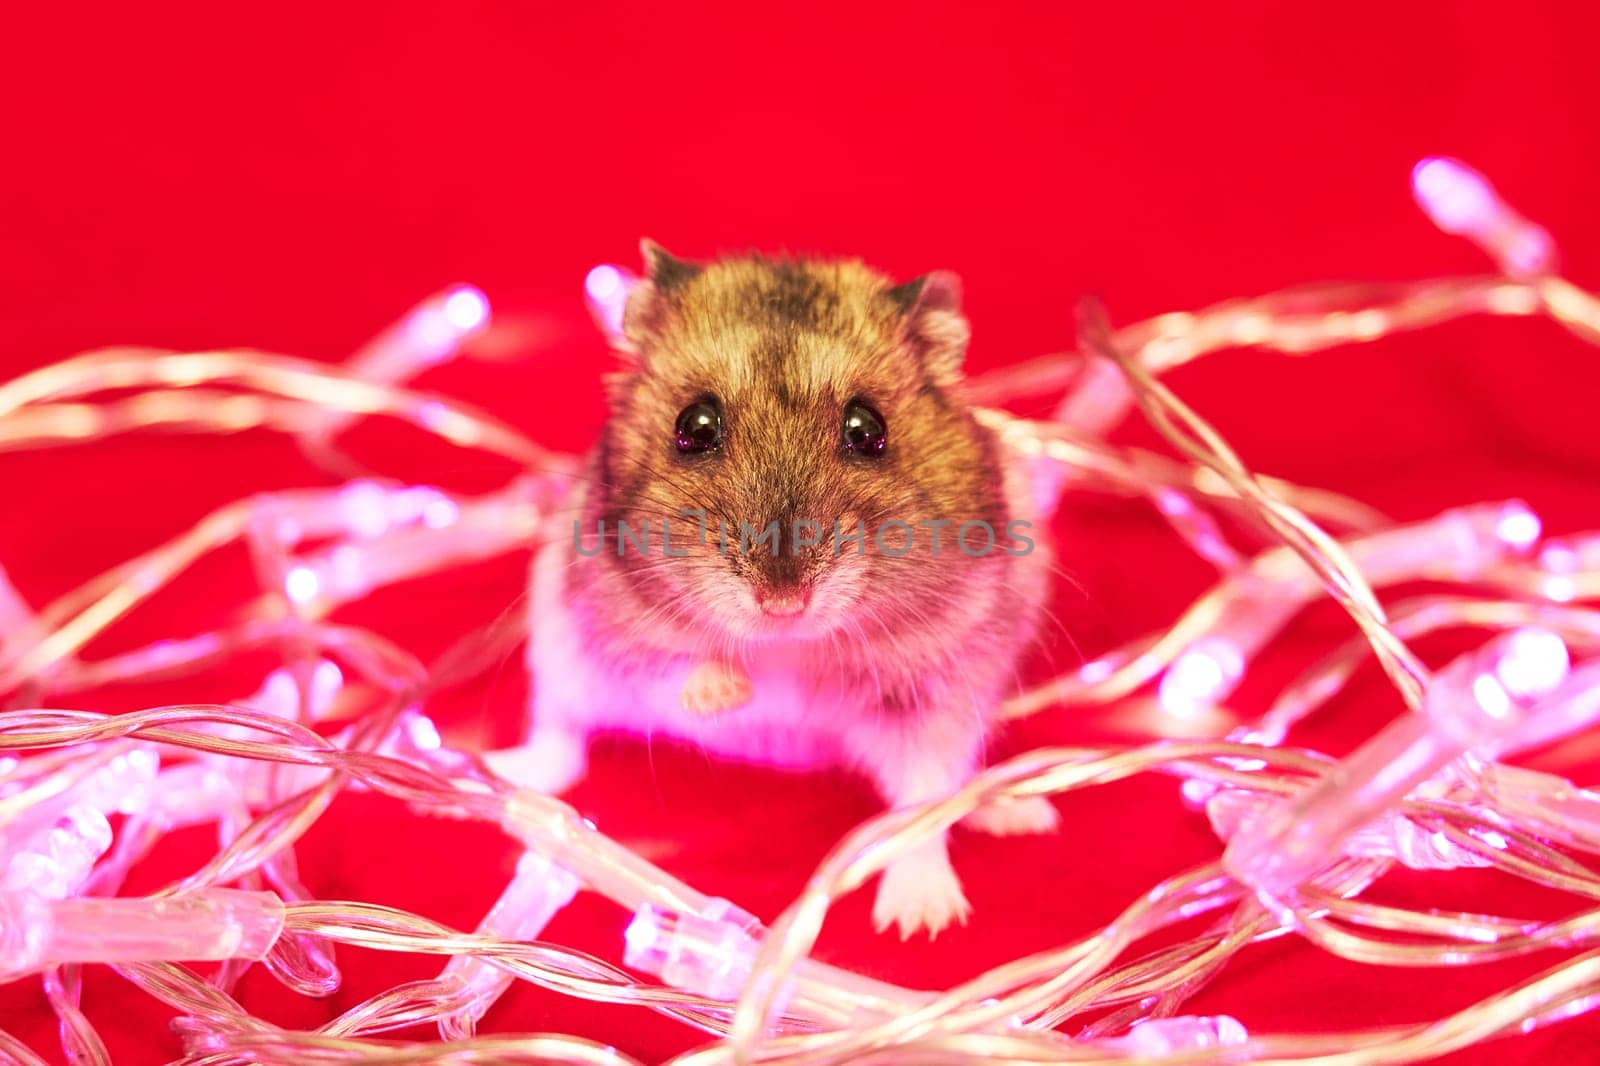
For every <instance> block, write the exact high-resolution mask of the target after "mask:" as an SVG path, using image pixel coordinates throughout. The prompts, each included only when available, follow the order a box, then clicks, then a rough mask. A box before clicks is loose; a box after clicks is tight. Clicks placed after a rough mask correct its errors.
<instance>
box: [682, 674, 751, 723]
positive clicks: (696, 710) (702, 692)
mask: <svg viewBox="0 0 1600 1066" xmlns="http://www.w3.org/2000/svg"><path fill="white" fill-rule="evenodd" d="M752 692H753V690H752V689H751V687H750V678H749V677H747V676H746V675H745V672H744V671H743V670H740V669H739V668H738V667H736V666H729V665H728V664H727V663H719V662H704V663H701V664H700V665H699V666H696V667H695V668H694V669H693V670H691V671H689V677H688V680H686V681H685V682H684V683H683V709H684V710H686V711H688V712H689V713H691V714H703V715H708V716H709V715H713V714H721V713H722V712H723V711H731V710H733V709H734V708H735V707H743V706H744V705H745V704H746V703H749V702H750V696H751V694H752Z"/></svg>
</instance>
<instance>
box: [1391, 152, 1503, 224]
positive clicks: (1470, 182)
mask: <svg viewBox="0 0 1600 1066" xmlns="http://www.w3.org/2000/svg"><path fill="white" fill-rule="evenodd" d="M1411 191H1412V194H1413V195H1415V196H1416V198H1417V203H1418V205H1419V206H1421V208H1422V210H1424V211H1425V212H1427V214H1428V217H1429V218H1430V219H1432V220H1433V224H1434V225H1435V226H1438V227H1439V228H1440V229H1442V230H1444V231H1445V232H1446V233H1458V234H1466V233H1471V232H1473V231H1475V230H1482V229H1485V228H1486V227H1488V226H1489V225H1490V224H1491V222H1492V221H1493V220H1494V218H1495V217H1496V216H1497V215H1498V214H1499V213H1500V212H1501V211H1503V210H1504V207H1503V206H1502V205H1501V203H1500V198H1499V197H1498V196H1497V195H1495V191H1494V189H1493V187H1492V186H1490V184H1489V182H1488V181H1487V179H1485V178H1484V176H1483V175H1482V174H1479V173H1478V172H1477V171H1476V170H1473V169H1472V168H1471V167H1469V166H1467V165H1466V164H1465V163H1462V162H1460V161H1458V160H1455V159H1445V158H1443V157H1440V156H1430V157H1429V158H1427V159H1424V160H1422V161H1421V162H1420V163H1418V164H1417V165H1416V166H1415V167H1413V168H1412V170H1411Z"/></svg>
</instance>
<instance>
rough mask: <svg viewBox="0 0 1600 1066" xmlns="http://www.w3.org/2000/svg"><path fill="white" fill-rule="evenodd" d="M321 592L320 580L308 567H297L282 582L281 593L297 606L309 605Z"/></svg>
mask: <svg viewBox="0 0 1600 1066" xmlns="http://www.w3.org/2000/svg"><path fill="white" fill-rule="evenodd" d="M321 590H322V580H321V579H320V578H318V577H317V572H316V571H315V570H313V569H311V568H310V567H309V566H297V567H295V568H294V569H293V570H290V571H289V574H288V576H287V577H285V578H284V581H283V591H284V592H285V593H287V594H288V596H289V599H290V600H292V601H294V602H295V603H298V604H306V603H310V602H311V601H312V600H314V599H316V598H317V593H318V592H320V591H321Z"/></svg>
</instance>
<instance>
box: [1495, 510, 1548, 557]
mask: <svg viewBox="0 0 1600 1066" xmlns="http://www.w3.org/2000/svg"><path fill="white" fill-rule="evenodd" d="M1543 531H1544V525H1543V523H1541V522H1540V521H1539V516H1538V515H1536V514H1534V513H1533V512H1532V511H1531V510H1529V509H1528V507H1527V506H1526V505H1525V504H1522V503H1519V502H1516V501H1513V502H1511V503H1508V504H1506V506H1505V510H1504V512H1502V514H1501V516H1500V520H1499V521H1498V522H1496V523H1495V535H1496V536H1498V537H1499V538H1500V539H1501V540H1502V541H1504V542H1505V543H1506V544H1508V545H1510V546H1511V547H1513V548H1516V549H1517V550H1518V551H1527V550H1528V549H1529V548H1531V547H1533V546H1534V544H1536V543H1537V542H1538V540H1539V534H1540V533H1542V532H1543Z"/></svg>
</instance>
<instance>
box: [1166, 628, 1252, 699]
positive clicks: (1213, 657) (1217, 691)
mask: <svg viewBox="0 0 1600 1066" xmlns="http://www.w3.org/2000/svg"><path fill="white" fill-rule="evenodd" d="M1243 676H1244V656H1243V655H1241V654H1240V652H1239V649H1238V648H1237V647H1235V646H1234V645H1233V643H1232V642H1231V641H1228V640H1223V639H1208V640H1202V641H1199V642H1198V643H1196V644H1195V645H1194V646H1193V647H1191V648H1189V649H1187V650H1186V651H1184V653H1183V654H1182V655H1179V656H1178V658H1177V659H1175V660H1174V661H1173V663H1172V665H1171V666H1169V667H1168V668H1167V672H1166V674H1164V675H1163V676H1162V678H1161V686H1160V690H1159V698H1160V700H1161V707H1162V709H1163V710H1165V711H1166V712H1167V713H1168V714H1170V715H1172V716H1174V717H1176V718H1193V717H1194V716H1196V715H1198V714H1201V713H1202V712H1204V711H1207V710H1209V709H1210V708H1212V707H1215V706H1216V705H1217V704H1218V703H1219V702H1221V701H1222V700H1223V699H1226V698H1227V696H1228V694H1229V693H1230V692H1232V691H1233V688H1234V686H1235V685H1237V684H1238V683H1239V679H1240V678H1241V677H1243Z"/></svg>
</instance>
